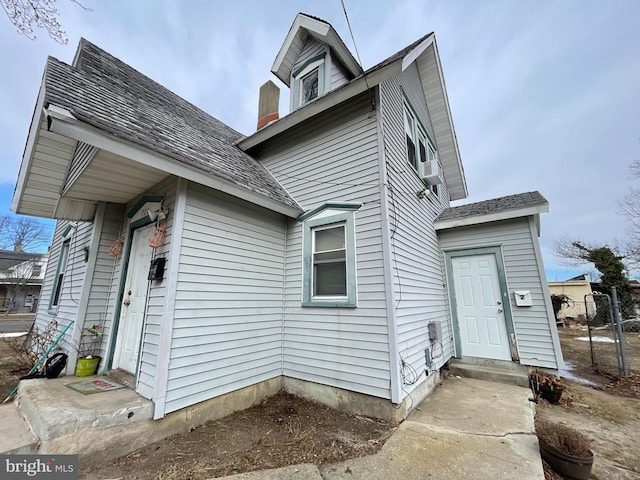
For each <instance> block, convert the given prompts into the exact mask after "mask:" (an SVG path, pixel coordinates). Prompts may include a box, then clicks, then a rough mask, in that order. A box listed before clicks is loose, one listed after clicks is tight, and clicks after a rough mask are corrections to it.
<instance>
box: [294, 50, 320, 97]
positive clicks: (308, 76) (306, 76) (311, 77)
mask: <svg viewBox="0 0 640 480" xmlns="http://www.w3.org/2000/svg"><path fill="white" fill-rule="evenodd" d="M324 76H325V53H321V54H320V55H316V56H315V57H312V58H308V59H306V60H305V61H304V62H300V64H299V65H298V66H297V68H296V69H294V70H293V72H292V79H291V80H292V85H293V90H292V100H293V108H294V109H296V108H300V107H302V106H303V105H306V104H307V103H309V102H312V101H313V100H315V99H316V98H318V97H320V96H322V95H323V94H324V93H325V79H324Z"/></svg>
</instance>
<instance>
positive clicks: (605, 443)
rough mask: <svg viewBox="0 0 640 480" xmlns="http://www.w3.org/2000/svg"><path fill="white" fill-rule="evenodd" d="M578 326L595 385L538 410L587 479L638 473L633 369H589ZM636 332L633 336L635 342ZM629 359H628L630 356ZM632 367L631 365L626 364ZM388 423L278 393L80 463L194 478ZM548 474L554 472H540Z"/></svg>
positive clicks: (372, 447) (378, 442)
mask: <svg viewBox="0 0 640 480" xmlns="http://www.w3.org/2000/svg"><path fill="white" fill-rule="evenodd" d="M584 334H585V332H581V331H577V330H572V329H561V330H560V339H561V342H562V345H563V351H564V355H565V359H566V360H568V361H569V362H571V364H573V365H575V368H574V369H573V372H572V373H573V374H574V375H576V376H578V377H580V378H585V379H587V380H590V381H595V382H598V383H599V384H600V385H601V386H600V387H596V388H593V387H590V386H587V385H586V384H581V383H580V382H573V381H568V382H567V388H566V390H565V392H564V394H563V397H562V400H561V402H560V404H559V405H550V404H548V403H546V402H544V401H540V403H539V404H538V406H537V411H538V413H539V414H540V415H542V416H544V417H546V418H549V419H552V420H555V421H559V422H566V423H567V424H569V425H571V426H573V427H575V428H577V429H578V430H580V431H582V432H583V433H585V434H586V435H587V436H588V437H589V438H590V439H592V441H593V451H594V453H595V462H594V468H593V476H592V478H593V479H596V480H605V479H614V478H615V479H621V480H627V479H629V480H631V479H638V478H640V371H638V370H636V372H635V373H634V374H633V375H631V376H629V377H627V378H625V379H623V380H621V381H618V382H613V383H611V382H610V380H609V379H607V378H605V377H601V376H599V375H597V374H594V373H593V372H592V371H591V369H590V353H589V342H582V341H579V340H576V337H578V336H580V335H584ZM635 335H636V336H635V337H629V340H628V341H629V344H628V347H629V350H630V357H631V358H632V359H634V358H635V359H638V358H639V357H640V338H637V334H635ZM636 338H637V340H638V341H637V343H636ZM8 353H9V349H8V348H7V347H6V345H5V344H4V342H3V341H1V340H0V394H3V398H4V396H6V394H7V393H8V392H9V391H10V390H11V389H12V388H13V387H14V386H15V385H16V384H17V381H18V378H19V376H20V375H21V374H24V373H25V372H22V371H20V370H17V371H16V370H15V367H14V366H13V364H12V363H11V362H10V361H9V360H8V358H7V355H8ZM632 361H633V362H635V361H636V360H632ZM632 365H633V367H632V368H638V367H637V364H636V363H632ZM393 431H394V426H393V425H390V424H387V423H384V422H378V421H374V420H371V419H367V418H363V417H354V416H350V415H347V414H344V413H341V412H338V411H335V410H332V409H330V408H328V407H325V406H322V405H319V404H316V403H312V402H307V401H305V400H302V399H300V398H297V397H294V396H292V395H289V394H286V393H281V394H279V395H277V396H275V397H272V398H270V399H268V400H266V401H265V402H263V403H262V404H260V405H257V406H256V407H254V408H251V409H249V410H246V411H243V412H239V413H236V414H233V415H231V416H229V417H226V418H223V419H220V420H217V421H211V422H208V423H207V424H206V425H204V426H201V427H198V428H196V429H194V430H193V431H191V432H189V433H186V434H182V435H176V436H174V437H171V438H168V439H166V440H164V441H162V442H158V443H155V444H152V445H149V446H148V447H146V448H144V449H142V450H138V451H136V452H133V453H131V454H129V455H127V456H125V457H120V458H117V459H114V460H112V461H110V462H106V463H103V464H99V465H88V464H84V465H82V466H81V470H80V478H83V479H92V480H93V479H105V478H110V479H119V478H121V479H132V480H135V479H140V480H142V479H159V478H162V479H165V480H178V479H179V480H185V479H191V480H198V479H205V478H215V477H219V476H225V475H231V474H234V473H241V472H247V471H252V470H260V469H268V468H276V467H280V466H286V465H293V464H297V463H303V462H305V463H315V464H323V463H332V462H338V461H341V460H344V459H347V458H353V457H358V456H363V455H370V454H372V453H375V452H377V451H378V450H379V449H380V448H381V447H382V445H383V444H384V443H385V441H386V440H387V439H388V438H389V437H390V436H391V435H392V434H393ZM547 478H548V479H549V480H556V479H558V478H559V477H557V476H554V475H553V474H552V473H550V472H548V473H547Z"/></svg>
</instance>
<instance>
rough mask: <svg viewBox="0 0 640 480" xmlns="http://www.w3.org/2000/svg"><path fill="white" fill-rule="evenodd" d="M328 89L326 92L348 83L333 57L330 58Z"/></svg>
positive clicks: (345, 75)
mask: <svg viewBox="0 0 640 480" xmlns="http://www.w3.org/2000/svg"><path fill="white" fill-rule="evenodd" d="M329 78H330V81H329V88H328V90H335V89H336V88H338V87H340V86H341V85H344V84H345V83H347V82H348V81H349V78H348V77H347V74H346V72H345V69H344V67H343V66H342V65H340V64H339V63H338V61H337V60H336V58H335V57H333V55H332V56H331V68H330V69H329Z"/></svg>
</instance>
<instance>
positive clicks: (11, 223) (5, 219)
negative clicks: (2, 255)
mask: <svg viewBox="0 0 640 480" xmlns="http://www.w3.org/2000/svg"><path fill="white" fill-rule="evenodd" d="M0 1H2V0H0ZM50 240H51V232H50V231H49V229H48V228H47V226H46V225H45V224H44V223H42V222H41V221H39V220H36V219H35V218H29V217H10V216H8V215H0V248H1V249H3V250H14V251H18V252H26V251H29V250H31V251H34V250H36V249H38V248H42V246H43V245H48V244H49V241H50Z"/></svg>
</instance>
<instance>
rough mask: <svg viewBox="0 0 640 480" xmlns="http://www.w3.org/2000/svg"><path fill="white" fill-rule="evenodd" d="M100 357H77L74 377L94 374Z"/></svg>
mask: <svg viewBox="0 0 640 480" xmlns="http://www.w3.org/2000/svg"><path fill="white" fill-rule="evenodd" d="M100 360H101V358H100V357H92V358H79V359H78V361H77V362H76V377H88V376H90V375H95V373H96V370H98V365H99V364H100Z"/></svg>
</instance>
